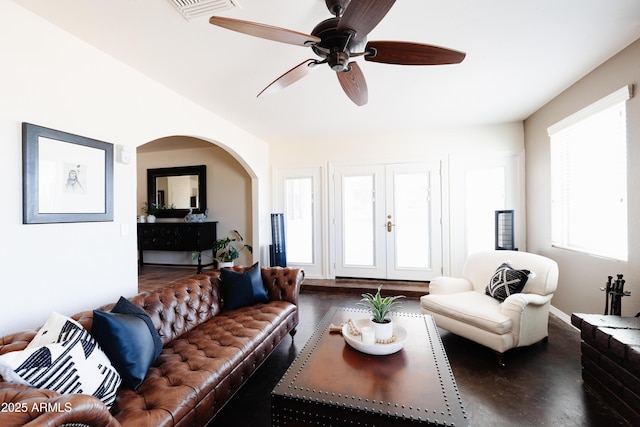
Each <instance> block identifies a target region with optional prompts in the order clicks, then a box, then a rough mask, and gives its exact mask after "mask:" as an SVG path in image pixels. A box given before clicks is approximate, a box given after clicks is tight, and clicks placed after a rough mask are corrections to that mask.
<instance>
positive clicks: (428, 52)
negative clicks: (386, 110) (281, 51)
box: [209, 0, 466, 106]
mask: <svg viewBox="0 0 640 427" xmlns="http://www.w3.org/2000/svg"><path fill="white" fill-rule="evenodd" d="M325 3H326V5H327V8H328V9H329V12H331V13H332V14H333V15H334V17H333V18H329V19H326V20H324V21H322V22H320V23H319V24H318V25H316V27H315V28H314V29H313V31H311V34H304V33H300V32H297V31H293V30H288V29H286V28H280V27H274V26H271V25H265V24H260V23H257V22H249V21H242V20H238V19H232V18H224V17H220V16H212V17H211V18H210V19H209V22H210V23H211V24H213V25H217V26H219V27H223V28H227V29H229V30H233V31H238V32H240V33H244V34H249V35H252V36H255V37H260V38H264V39H269V40H274V41H277V42H282V43H289V44H294V45H298V46H308V47H311V49H313V51H314V52H315V54H316V55H318V57H319V58H320V59H307V60H305V61H303V62H302V63H300V64H298V65H296V66H295V67H293V68H292V69H290V70H289V71H287V72H286V73H284V74H283V75H281V76H280V77H278V78H277V79H276V80H274V81H273V82H271V83H270V84H269V85H268V86H267V87H266V88H264V89H263V90H262V92H260V93H259V94H258V96H264V95H269V94H272V93H274V92H276V91H278V90H280V89H283V88H285V87H287V86H289V85H291V84H293V83H295V82H297V81H298V80H300V79H301V78H303V77H305V76H306V75H308V74H309V73H311V71H313V70H314V69H315V68H316V67H317V66H318V65H320V64H328V65H329V67H331V69H332V70H334V71H335V72H336V75H337V76H338V81H339V82H340V85H341V86H342V89H343V90H344V92H345V93H346V94H347V96H348V97H349V98H350V99H351V100H352V101H353V102H354V103H355V104H356V105H359V106H361V105H365V104H366V103H367V101H368V97H369V95H368V89H367V82H366V80H365V77H364V74H363V73H362V70H361V69H360V66H359V65H358V63H357V62H356V61H352V58H357V57H360V56H362V57H364V60H365V61H371V62H380V63H385V64H398V65H442V64H458V63H460V62H462V60H463V59H464V57H465V55H466V54H465V53H463V52H458V51H455V50H451V49H445V48H442V47H438V46H432V45H427V44H421V43H411V42H402V41H370V42H367V34H369V32H371V30H373V29H374V28H375V27H376V25H378V23H379V22H380V21H381V20H382V19H383V18H384V17H385V15H386V14H387V13H388V12H389V10H390V9H391V7H392V6H393V5H394V3H395V0H325Z"/></svg>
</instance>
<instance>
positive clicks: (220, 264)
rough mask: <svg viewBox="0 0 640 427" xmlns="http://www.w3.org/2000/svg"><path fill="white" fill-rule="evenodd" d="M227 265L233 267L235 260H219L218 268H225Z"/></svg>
mask: <svg viewBox="0 0 640 427" xmlns="http://www.w3.org/2000/svg"><path fill="white" fill-rule="evenodd" d="M225 267H233V261H228V262H223V261H218V268H225Z"/></svg>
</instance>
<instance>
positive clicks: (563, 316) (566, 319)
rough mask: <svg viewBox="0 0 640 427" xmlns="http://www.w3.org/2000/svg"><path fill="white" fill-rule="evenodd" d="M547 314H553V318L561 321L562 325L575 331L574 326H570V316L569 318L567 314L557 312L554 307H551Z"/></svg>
mask: <svg viewBox="0 0 640 427" xmlns="http://www.w3.org/2000/svg"><path fill="white" fill-rule="evenodd" d="M549 312H550V313H551V314H553V315H554V316H556V317H557V318H558V319H560V320H562V321H563V322H564V323H566V324H567V325H569V326H571V327H572V328H575V329H577V328H576V327H575V326H573V325H572V324H571V316H569V315H568V314H566V313H565V312H563V311H560V310H558V309H557V308H555V307H554V306H551V307H550V308H549Z"/></svg>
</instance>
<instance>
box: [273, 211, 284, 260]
mask: <svg viewBox="0 0 640 427" xmlns="http://www.w3.org/2000/svg"><path fill="white" fill-rule="evenodd" d="M284 240H285V239H284V214H281V213H274V214H271V245H270V246H269V252H270V255H271V266H272V267H276V266H277V267H286V266H287V247H286V244H285V241H284Z"/></svg>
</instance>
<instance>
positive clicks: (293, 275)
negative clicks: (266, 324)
mask: <svg viewBox="0 0 640 427" xmlns="http://www.w3.org/2000/svg"><path fill="white" fill-rule="evenodd" d="M262 282H263V283H264V287H265V289H266V290H267V295H268V296H269V300H270V301H287V302H290V303H292V304H294V305H296V306H297V305H298V295H299V294H300V286H302V282H304V270H302V269H300V268H287V267H263V268H262Z"/></svg>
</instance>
